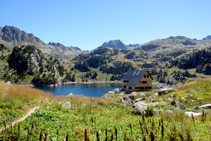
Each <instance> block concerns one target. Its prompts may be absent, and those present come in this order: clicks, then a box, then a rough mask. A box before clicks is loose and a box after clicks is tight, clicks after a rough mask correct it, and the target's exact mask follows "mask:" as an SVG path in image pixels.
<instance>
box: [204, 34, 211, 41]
mask: <svg viewBox="0 0 211 141" xmlns="http://www.w3.org/2000/svg"><path fill="white" fill-rule="evenodd" d="M202 40H211V35H208V36H207V37H205V38H203V39H202Z"/></svg>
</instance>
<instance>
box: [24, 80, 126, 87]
mask: <svg viewBox="0 0 211 141" xmlns="http://www.w3.org/2000/svg"><path fill="white" fill-rule="evenodd" d="M94 83H108V84H109V83H122V82H121V81H88V82H82V81H76V82H71V81H70V82H63V83H60V84H51V85H33V84H21V85H23V86H28V87H35V86H39V87H57V86H61V85H69V84H94Z"/></svg>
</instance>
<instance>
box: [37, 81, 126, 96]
mask: <svg viewBox="0 0 211 141" xmlns="http://www.w3.org/2000/svg"><path fill="white" fill-rule="evenodd" d="M121 87H122V83H72V84H68V85H61V86H55V87H47V86H35V88H37V89H41V90H44V91H46V92H51V93H52V94H54V95H63V96H67V95H68V94H70V93H72V94H73V95H83V96H88V97H102V96H103V95H105V94H106V93H108V92H109V91H112V90H114V89H115V88H119V89H120V88H121Z"/></svg>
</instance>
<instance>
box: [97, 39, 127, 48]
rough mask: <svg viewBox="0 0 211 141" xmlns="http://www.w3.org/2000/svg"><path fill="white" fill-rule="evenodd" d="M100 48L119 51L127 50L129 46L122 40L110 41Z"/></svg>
mask: <svg viewBox="0 0 211 141" xmlns="http://www.w3.org/2000/svg"><path fill="white" fill-rule="evenodd" d="M100 47H110V48H118V49H126V48H127V46H126V45H125V44H124V43H123V42H122V41H121V40H110V41H108V42H104V43H103V44H102V45H101V46H100Z"/></svg>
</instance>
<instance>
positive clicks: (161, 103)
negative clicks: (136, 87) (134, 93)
mask: <svg viewBox="0 0 211 141" xmlns="http://www.w3.org/2000/svg"><path fill="white" fill-rule="evenodd" d="M166 104H167V103H166V102H153V103H147V105H150V106H161V105H166Z"/></svg>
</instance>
